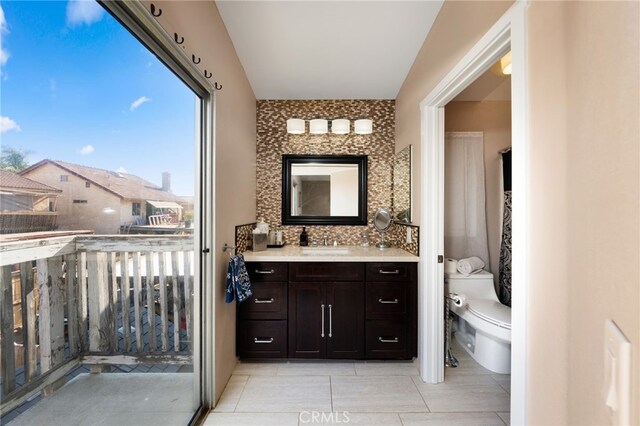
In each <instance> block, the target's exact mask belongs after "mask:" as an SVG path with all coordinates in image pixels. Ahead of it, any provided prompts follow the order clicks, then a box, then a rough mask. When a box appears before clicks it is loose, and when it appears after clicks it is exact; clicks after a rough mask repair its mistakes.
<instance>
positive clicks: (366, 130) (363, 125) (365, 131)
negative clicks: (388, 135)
mask: <svg viewBox="0 0 640 426" xmlns="http://www.w3.org/2000/svg"><path fill="white" fill-rule="evenodd" d="M353 131H354V132H355V133H356V134H358V135H369V134H371V133H373V121H372V120H369V119H368V118H362V119H360V120H356V121H355V122H354V123H353Z"/></svg>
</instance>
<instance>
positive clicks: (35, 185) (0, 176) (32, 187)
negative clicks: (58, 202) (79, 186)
mask: <svg viewBox="0 0 640 426" xmlns="http://www.w3.org/2000/svg"><path fill="white" fill-rule="evenodd" d="M0 188H1V189H3V190H17V191H21V192H33V193H37V194H50V193H59V192H62V190H60V189H58V188H54V187H53V186H49V185H45V184H44V183H40V182H37V181H35V180H33V179H29V178H27V177H24V176H20V175H18V174H15V173H13V172H10V171H8V170H0Z"/></svg>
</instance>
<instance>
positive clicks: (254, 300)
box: [253, 297, 273, 303]
mask: <svg viewBox="0 0 640 426" xmlns="http://www.w3.org/2000/svg"><path fill="white" fill-rule="evenodd" d="M253 303H273V297H272V298H271V299H253Z"/></svg>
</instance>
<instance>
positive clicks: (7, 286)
mask: <svg viewBox="0 0 640 426" xmlns="http://www.w3.org/2000/svg"><path fill="white" fill-rule="evenodd" d="M0 267H1V271H0V290H1V291H0V312H1V313H0V315H1V320H2V325H1V329H0V348H1V353H0V361H1V366H2V378H1V381H2V393H1V395H2V400H1V403H0V408H1V411H2V415H3V417H4V416H5V415H6V414H7V413H8V412H10V411H11V410H13V409H15V408H16V407H19V406H21V404H23V403H25V402H27V401H33V399H34V398H38V397H41V398H42V399H41V401H40V402H38V403H37V404H35V406H34V407H33V408H31V409H29V410H28V411H27V412H25V413H24V414H21V415H19V416H18V417H16V418H15V423H16V424H20V423H21V418H24V417H25V416H29V415H31V416H32V417H33V412H37V410H38V408H39V407H41V408H44V407H45V406H46V408H47V410H48V411H50V412H51V413H64V412H65V410H69V409H70V407H72V406H82V405H78V404H79V401H81V400H83V399H84V400H85V402H86V404H88V405H85V406H84V408H83V410H86V409H87V408H86V407H91V406H95V403H96V401H93V402H92V401H90V399H91V398H93V399H96V393H95V392H96V390H97V389H101V391H100V392H99V395H103V397H102V398H101V401H102V405H104V404H105V403H107V402H108V401H110V400H111V398H110V397H109V395H111V394H112V391H113V392H117V394H118V397H117V398H115V397H114V398H115V399H114V400H113V401H115V400H117V403H118V411H121V412H127V410H128V409H130V410H134V411H137V412H139V411H140V410H142V411H144V410H145V409H146V410H147V411H149V413H153V414H154V415H155V416H158V415H159V413H162V412H164V411H167V410H169V409H170V410H169V411H171V412H174V414H170V413H168V412H165V413H164V414H162V416H161V418H163V419H164V421H165V422H166V421H167V419H168V418H167V415H168V416H171V415H175V416H180V417H179V418H177V417H176V418H175V423H183V422H184V420H185V418H186V417H185V416H187V414H188V413H189V412H191V411H192V409H193V408H194V407H193V396H192V395H193V391H192V389H193V387H194V385H193V382H194V380H193V374H185V373H189V372H191V371H192V365H193V357H192V353H193V328H192V323H193V322H192V319H193V290H194V289H193V286H194V274H193V237H192V236H189V235H157V236H152V235H140V236H135V235H122V236H120V235H118V236H104V235H102V236H96V235H70V236H61V237H53V238H41V239H32V240H26V241H15V242H6V243H1V244H0ZM89 371H90V372H91V373H102V374H87V372H89ZM160 371H162V372H164V373H165V374H162V375H160V376H158V375H150V374H146V373H147V372H160ZM106 373H108V374H106ZM153 376H155V378H154V377H153ZM69 379H72V380H71V381H69ZM68 381H69V382H68ZM67 382H68V383H67ZM65 383H66V384H65ZM143 384H144V385H143ZM141 386H142V388H141ZM85 390H86V391H85ZM105 392H106V393H105ZM104 395H107V397H106V398H105V397H104ZM142 396H144V398H142V399H141V397H142ZM169 396H171V398H169ZM99 399H100V398H99ZM151 402H153V403H151ZM113 403H115V402H113ZM91 404H93V405H91ZM150 404H151V405H150ZM127 407H129V408H127ZM144 407H146V408H144ZM37 415H40V414H37ZM37 415H36V417H37ZM3 420H4V419H3ZM50 420H51V421H54V419H51V418H50ZM30 421H35V420H34V418H31V420H30ZM114 421H115V419H114Z"/></svg>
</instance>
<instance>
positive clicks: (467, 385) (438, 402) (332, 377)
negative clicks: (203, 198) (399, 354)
mask: <svg viewBox="0 0 640 426" xmlns="http://www.w3.org/2000/svg"><path fill="white" fill-rule="evenodd" d="M452 350H453V352H454V354H455V355H456V356H457V358H458V360H459V361H460V366H459V367H458V368H447V370H446V372H445V382H444V383H441V384H439V385H430V384H427V383H423V382H422V380H421V379H420V377H419V376H418V369H417V368H416V365H415V364H414V363H413V362H410V361H399V362H396V361H376V362H373V361H372V362H364V361H355V362H344V361H341V362H307V361H291V362H285V361H280V362H263V363H259V362H255V363H251V362H242V363H239V364H238V365H237V366H236V369H235V370H234V372H233V375H232V376H231V379H230V380H229V383H228V384H227V387H226V389H225V391H224V393H223V394H222V397H221V398H220V401H219V402H218V405H217V406H216V408H215V409H214V410H213V411H212V412H211V413H210V414H209V416H208V417H207V420H206V421H205V425H216V426H217V425H228V426H231V425H246V426H253V425H265V426H267V425H277V426H288V425H292V426H303V425H306V424H310V425H313V424H343V425H381V426H387V425H389V426H393V425H399V426H402V425H404V426H408V425H412V426H413V425H495V426H505V425H507V426H508V425H509V409H510V408H509V404H510V396H509V391H510V379H511V378H510V376H509V375H502V374H495V373H492V372H491V371H489V370H486V369H484V368H483V367H481V366H480V365H479V364H477V363H476V362H475V361H474V360H473V358H471V356H469V355H468V354H467V353H466V352H465V351H464V349H462V348H461V347H460V346H458V345H457V344H454V346H453V348H452Z"/></svg>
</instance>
